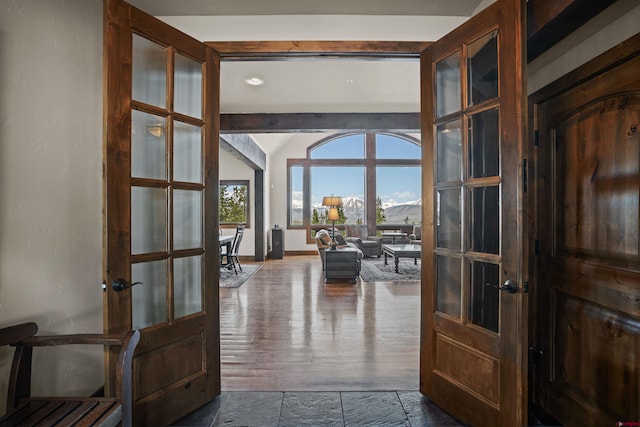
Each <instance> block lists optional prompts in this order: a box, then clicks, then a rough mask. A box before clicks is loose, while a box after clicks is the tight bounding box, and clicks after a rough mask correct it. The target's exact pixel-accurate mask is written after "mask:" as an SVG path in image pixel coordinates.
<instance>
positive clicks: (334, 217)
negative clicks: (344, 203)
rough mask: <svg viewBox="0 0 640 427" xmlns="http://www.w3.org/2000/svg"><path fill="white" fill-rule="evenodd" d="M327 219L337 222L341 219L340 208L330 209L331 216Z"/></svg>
mask: <svg viewBox="0 0 640 427" xmlns="http://www.w3.org/2000/svg"><path fill="white" fill-rule="evenodd" d="M327 219H328V220H329V221H337V220H339V219H340V215H339V214H338V208H330V209H329V215H327Z"/></svg>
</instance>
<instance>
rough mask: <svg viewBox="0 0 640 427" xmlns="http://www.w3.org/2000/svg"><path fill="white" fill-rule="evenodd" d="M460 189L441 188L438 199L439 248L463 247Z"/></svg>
mask: <svg viewBox="0 0 640 427" xmlns="http://www.w3.org/2000/svg"><path fill="white" fill-rule="evenodd" d="M460 194H461V192H460V189H453V190H440V191H438V193H437V199H436V209H437V212H436V218H437V227H436V229H437V236H436V239H437V241H436V245H437V246H438V247H439V248H448V249H461V248H462V243H461V242H462V228H461V224H462V223H461V218H462V216H461V215H462V204H461V199H460Z"/></svg>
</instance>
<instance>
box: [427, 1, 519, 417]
mask: <svg viewBox="0 0 640 427" xmlns="http://www.w3.org/2000/svg"><path fill="white" fill-rule="evenodd" d="M524 5H525V3H524V2H523V1H520V0H499V1H497V2H496V3H494V4H493V5H492V6H490V7H488V8H487V9H485V10H484V11H482V12H481V13H479V14H478V15H476V16H475V17H473V18H471V19H470V20H469V21H467V22H466V23H465V24H463V25H462V26H460V27H459V28H457V29H456V30H454V31H453V32H451V33H450V34H448V35H446V36H445V37H444V38H443V39H442V40H440V41H438V42H436V43H435V44H433V45H432V46H431V47H429V48H428V49H427V50H426V51H425V53H424V54H423V56H422V128H423V161H422V164H423V186H422V188H423V200H425V201H427V200H432V201H433V204H429V203H425V204H424V208H423V223H424V224H425V226H424V227H423V261H424V264H423V272H422V299H423V302H422V310H421V311H422V333H421V334H422V342H421V373H420V387H421V391H422V392H423V393H424V394H426V395H428V396H429V397H430V398H431V399H432V400H433V401H434V402H435V403H437V404H438V405H440V406H441V407H443V408H444V409H445V410H447V411H448V412H450V413H451V414H453V415H454V416H456V417H458V418H459V419H460V420H462V421H464V422H466V423H469V424H472V425H487V426H489V425H491V426H499V425H500V426H516V425H525V424H526V422H527V377H526V375H527V372H526V368H525V367H526V366H527V365H526V361H527V359H526V358H527V355H526V351H525V349H526V344H527V343H526V341H527V336H526V330H527V318H526V304H525V303H526V294H525V293H524V290H523V282H524V280H526V277H524V273H523V259H524V255H525V253H524V249H523V248H524V245H525V243H524V242H523V238H522V236H523V235H524V234H523V233H524V231H523V228H524V224H523V220H522V209H523V191H524V185H523V182H522V177H523V154H522V152H523V147H524V146H525V141H524V135H525V132H524V129H525V127H524V126H525V123H524V117H525V116H524V115H525V111H526V103H525V91H524V68H525V63H524V62H525V61H524V58H525V56H524V45H523V43H524V37H523V36H524V35H523V29H524V26H523V23H524V21H523V18H524V16H523V13H524V11H523V7H524ZM429 165H433V167H429Z"/></svg>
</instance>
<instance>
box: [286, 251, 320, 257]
mask: <svg viewBox="0 0 640 427" xmlns="http://www.w3.org/2000/svg"><path fill="white" fill-rule="evenodd" d="M284 254H285V255H286V256H299V255H318V251H285V252H284Z"/></svg>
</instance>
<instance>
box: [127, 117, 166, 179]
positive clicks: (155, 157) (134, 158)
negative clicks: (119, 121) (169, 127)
mask: <svg viewBox="0 0 640 427" xmlns="http://www.w3.org/2000/svg"><path fill="white" fill-rule="evenodd" d="M165 129H166V120H165V118H164V117H160V116H155V115H153V114H147V113H143V112H141V111H137V110H133V111H132V112H131V176H133V177H136V178H151V179H162V180H165V179H166V178H167V167H166V158H167V152H166V147H167V144H166V139H165V138H166V132H165Z"/></svg>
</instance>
